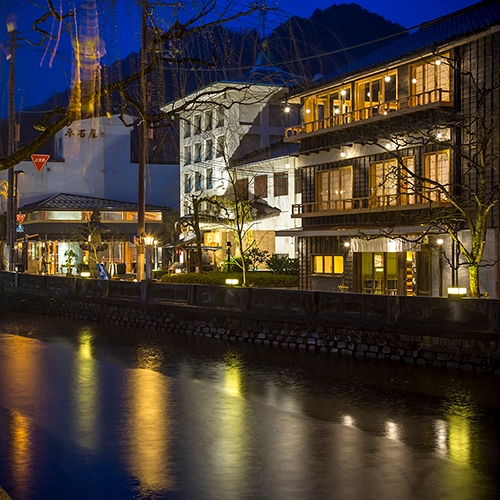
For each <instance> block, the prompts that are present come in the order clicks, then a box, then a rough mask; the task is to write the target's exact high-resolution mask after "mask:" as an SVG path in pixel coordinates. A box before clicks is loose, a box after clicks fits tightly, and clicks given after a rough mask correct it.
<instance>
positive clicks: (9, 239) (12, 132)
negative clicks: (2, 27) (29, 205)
mask: <svg viewBox="0 0 500 500" xmlns="http://www.w3.org/2000/svg"><path fill="white" fill-rule="evenodd" d="M7 30H8V31H9V33H10V74H9V129H8V131H9V133H8V135H9V147H8V152H9V155H11V154H13V153H14V152H15V151H16V139H17V138H16V135H17V134H16V108H15V104H14V89H15V79H14V69H15V66H14V56H15V52H16V36H15V35H16V33H15V31H16V30H15V25H14V24H13V23H12V22H7ZM7 182H8V183H9V185H8V200H7V224H6V229H7V234H6V256H5V260H6V269H7V271H12V258H13V249H14V245H15V243H16V237H15V233H14V231H15V220H14V217H15V216H14V213H15V207H14V199H15V198H14V167H11V168H10V169H9V172H8V177H7Z"/></svg>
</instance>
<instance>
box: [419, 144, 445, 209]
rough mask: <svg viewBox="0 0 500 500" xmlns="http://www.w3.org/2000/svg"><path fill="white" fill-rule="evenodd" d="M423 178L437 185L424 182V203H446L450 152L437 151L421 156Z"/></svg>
mask: <svg viewBox="0 0 500 500" xmlns="http://www.w3.org/2000/svg"><path fill="white" fill-rule="evenodd" d="M423 160H424V177H425V178H426V179H429V180H431V181H434V182H437V185H436V184H434V183H430V182H424V189H423V197H424V201H446V200H447V198H448V197H447V195H446V190H447V189H449V186H450V152H449V151H438V152H437V153H429V154H426V155H424V156H423Z"/></svg>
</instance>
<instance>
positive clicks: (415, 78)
mask: <svg viewBox="0 0 500 500" xmlns="http://www.w3.org/2000/svg"><path fill="white" fill-rule="evenodd" d="M448 59H449V54H444V55H442V56H437V57H432V58H429V59H427V60H425V61H422V62H420V63H418V64H414V65H413V66H411V67H410V98H409V101H408V104H409V106H410V107H414V106H422V105H423V104H428V103H430V102H439V101H444V102H450V65H449V63H448Z"/></svg>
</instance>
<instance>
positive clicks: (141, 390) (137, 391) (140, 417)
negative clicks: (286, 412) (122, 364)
mask: <svg viewBox="0 0 500 500" xmlns="http://www.w3.org/2000/svg"><path fill="white" fill-rule="evenodd" d="M143 354H145V353H143ZM145 361H146V359H144V358H142V362H145ZM127 375H128V380H127V384H126V396H125V397H126V400H127V405H126V413H125V414H126V416H127V418H126V424H125V435H126V448H125V458H126V460H127V467H128V469H129V470H130V472H131V474H133V475H134V476H135V477H136V478H137V479H138V480H139V482H140V483H141V485H142V488H146V489H153V490H156V489H159V490H164V489H169V488H171V487H172V486H173V481H172V475H171V471H170V468H171V462H172V459H171V456H170V452H171V450H170V445H171V444H170V434H171V432H172V430H171V422H170V415H169V412H170V406H171V402H170V401H169V385H170V384H169V380H168V379H167V378H166V377H164V376H162V375H160V374H159V373H156V372H154V371H151V370H145V369H135V370H129V371H128V372H127Z"/></svg>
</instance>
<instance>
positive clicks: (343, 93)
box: [340, 89, 347, 97]
mask: <svg viewBox="0 0 500 500" xmlns="http://www.w3.org/2000/svg"><path fill="white" fill-rule="evenodd" d="M340 95H341V96H342V97H345V96H346V95H347V92H346V90H345V89H342V90H341V91H340Z"/></svg>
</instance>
